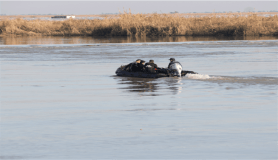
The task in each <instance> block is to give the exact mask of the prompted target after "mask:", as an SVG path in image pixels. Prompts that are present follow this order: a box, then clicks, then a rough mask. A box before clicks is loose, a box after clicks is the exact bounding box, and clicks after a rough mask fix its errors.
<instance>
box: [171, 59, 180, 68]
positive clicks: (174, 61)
mask: <svg viewBox="0 0 278 160" xmlns="http://www.w3.org/2000/svg"><path fill="white" fill-rule="evenodd" d="M169 60H170V63H169V65H168V69H170V68H171V65H172V64H174V63H178V64H180V62H178V61H176V60H175V58H170V59H169ZM180 65H181V64H180ZM181 66H182V65H181Z"/></svg>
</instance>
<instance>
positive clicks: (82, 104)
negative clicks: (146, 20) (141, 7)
mask: <svg viewBox="0 0 278 160" xmlns="http://www.w3.org/2000/svg"><path fill="white" fill-rule="evenodd" d="M277 53H278V39H277V38H253V39H252V38H251V39H248V38H220V39H219V38H194V37H193V38H192V37H191V38H185V37H179V38H176V39H175V38H173V37H170V38H169V37H168V39H167V38H164V39H163V38H160V39H159V38H158V39H154V38H153V39H151V38H145V39H140V40H135V39H132V38H85V37H77V38H76V37H75V38H74V37H12V38H11V37H10V38H3V37H2V38H0V64H1V92H0V94H1V112H0V116H1V125H0V127H1V130H0V134H1V136H0V142H1V143H0V147H1V152H0V159H92V158H93V159H102V158H108V159H115V158H117V159H181V158H183V159H184V158H188V159H218V158H221V159H224V158H225V159H226V158H230V159H247V158H248V159H277V158H278V157H277V139H278V138H277V84H278V76H277ZM171 57H173V58H175V59H176V60H177V61H179V62H180V63H181V64H182V65H183V69H184V70H190V71H195V72H198V74H197V75H187V76H186V77H182V78H171V77H168V78H159V79H145V78H132V77H118V76H116V75H115V71H116V69H117V68H118V67H119V66H121V65H124V64H128V63H130V62H132V61H134V60H136V59H138V58H140V59H143V60H145V61H149V60H150V59H153V60H154V61H155V63H156V64H157V65H158V66H160V67H166V66H167V65H168V63H169V60H168V59H169V58H171Z"/></svg>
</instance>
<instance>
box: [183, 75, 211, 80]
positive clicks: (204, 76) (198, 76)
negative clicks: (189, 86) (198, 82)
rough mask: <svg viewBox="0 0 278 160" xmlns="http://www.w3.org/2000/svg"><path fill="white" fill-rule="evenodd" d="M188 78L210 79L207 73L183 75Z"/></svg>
mask: <svg viewBox="0 0 278 160" xmlns="http://www.w3.org/2000/svg"><path fill="white" fill-rule="evenodd" d="M185 76H186V77H187V78H189V79H210V78H211V77H210V76H209V75H207V74H205V75H203V74H186V75H185Z"/></svg>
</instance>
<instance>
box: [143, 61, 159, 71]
mask: <svg viewBox="0 0 278 160" xmlns="http://www.w3.org/2000/svg"><path fill="white" fill-rule="evenodd" d="M145 68H146V71H147V72H150V73H156V69H157V65H156V64H155V63H154V60H152V59H151V60H150V61H149V62H148V63H146V64H145Z"/></svg>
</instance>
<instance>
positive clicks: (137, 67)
mask: <svg viewBox="0 0 278 160" xmlns="http://www.w3.org/2000/svg"><path fill="white" fill-rule="evenodd" d="M141 70H142V64H141V59H137V60H136V62H135V63H133V64H132V72H141Z"/></svg>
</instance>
